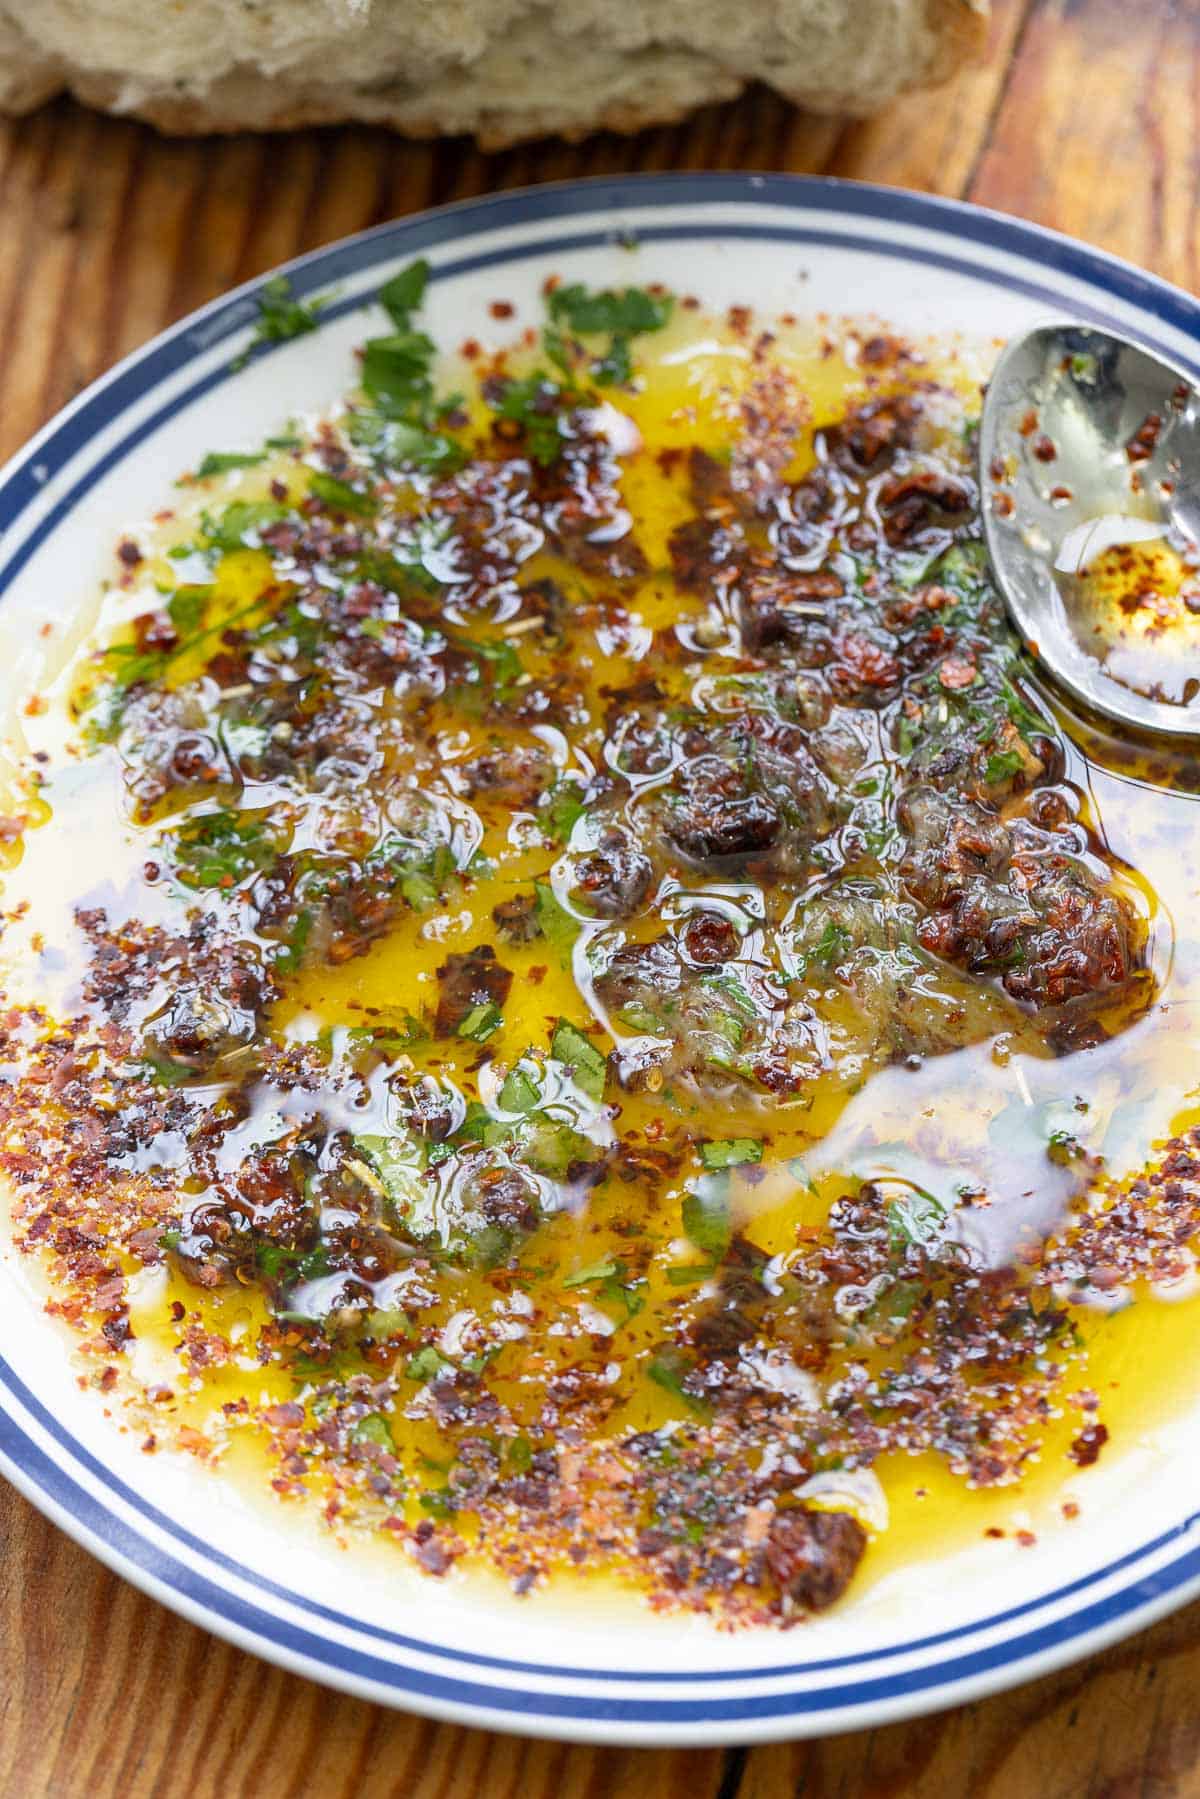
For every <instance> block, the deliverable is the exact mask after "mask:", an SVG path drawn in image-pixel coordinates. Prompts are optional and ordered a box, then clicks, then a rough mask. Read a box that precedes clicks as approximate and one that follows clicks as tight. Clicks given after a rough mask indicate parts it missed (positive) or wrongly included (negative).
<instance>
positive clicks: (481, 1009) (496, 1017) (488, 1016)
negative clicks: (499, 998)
mask: <svg viewBox="0 0 1200 1799" xmlns="http://www.w3.org/2000/svg"><path fill="white" fill-rule="evenodd" d="M503 1023H504V1014H503V1013H502V1012H501V1010H500V1008H499V1006H497V1005H495V1004H493V1002H492V1001H491V1000H488V1001H487V1002H486V1003H485V1004H483V1005H479V1006H472V1007H471V1010H470V1011H469V1012H468V1013H467V1016H466V1017H465V1018H464V1019H463V1021H462V1023H461V1024H460V1025H459V1027H458V1035H459V1036H460V1037H466V1038H468V1039H469V1040H470V1041H471V1042H472V1043H486V1042H487V1040H488V1038H489V1037H491V1036H493V1035H494V1034H495V1032H497V1031H498V1030H499V1029H500V1026H501V1025H502V1024H503Z"/></svg>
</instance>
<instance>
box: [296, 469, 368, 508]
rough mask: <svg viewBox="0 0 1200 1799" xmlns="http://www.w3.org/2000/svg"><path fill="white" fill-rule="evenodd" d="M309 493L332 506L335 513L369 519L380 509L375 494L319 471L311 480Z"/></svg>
mask: <svg viewBox="0 0 1200 1799" xmlns="http://www.w3.org/2000/svg"><path fill="white" fill-rule="evenodd" d="M308 485H309V491H310V492H311V493H314V494H316V496H317V498H318V499H319V500H323V501H324V503H325V505H326V506H332V507H333V509H334V511H335V512H348V513H350V514H352V515H353V516H356V517H368V516H369V515H370V514H371V513H373V512H375V511H376V510H377V508H378V504H379V502H378V501H377V500H376V498H375V496H374V494H369V493H363V492H362V491H361V490H360V489H359V488H357V487H351V486H350V484H349V482H348V481H339V480H338V479H337V478H336V477H335V476H334V475H327V474H325V473H323V471H322V470H320V469H317V470H316V471H315V472H314V473H313V475H312V477H311V478H310V480H309V484H308Z"/></svg>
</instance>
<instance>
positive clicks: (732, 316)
mask: <svg viewBox="0 0 1200 1799" xmlns="http://www.w3.org/2000/svg"><path fill="white" fill-rule="evenodd" d="M753 316H754V315H753V314H752V312H751V311H750V308H749V307H748V306H731V307H730V308H729V329H730V330H731V331H732V332H733V333H734V335H735V336H736V337H745V335H746V333H747V332H748V331H749V329H750V320H751V318H752V317H753Z"/></svg>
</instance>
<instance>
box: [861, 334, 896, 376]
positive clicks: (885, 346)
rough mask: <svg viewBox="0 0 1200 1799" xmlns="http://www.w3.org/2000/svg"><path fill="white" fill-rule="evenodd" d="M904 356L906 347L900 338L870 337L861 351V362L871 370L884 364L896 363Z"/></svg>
mask: <svg viewBox="0 0 1200 1799" xmlns="http://www.w3.org/2000/svg"><path fill="white" fill-rule="evenodd" d="M903 354H904V345H903V344H902V343H901V342H900V339H899V338H898V337H884V336H882V335H881V336H879V337H869V338H868V339H867V341H866V343H865V344H864V345H863V347H862V349H861V350H860V351H859V353H858V355H859V360H860V362H865V363H866V364H867V365H868V367H870V368H878V367H879V366H880V365H881V364H882V363H886V362H896V361H897V360H898V359H899V357H901V356H902V355H903Z"/></svg>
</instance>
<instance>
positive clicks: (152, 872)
mask: <svg viewBox="0 0 1200 1799" xmlns="http://www.w3.org/2000/svg"><path fill="white" fill-rule="evenodd" d="M161 873H162V869H161V868H160V867H159V866H158V863H157V862H143V863H142V879H143V880H144V881H157V879H158V877H159V875H160V874H161Z"/></svg>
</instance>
